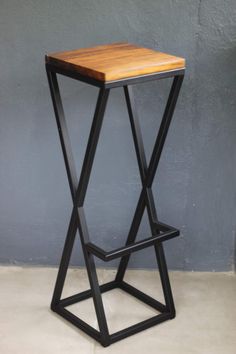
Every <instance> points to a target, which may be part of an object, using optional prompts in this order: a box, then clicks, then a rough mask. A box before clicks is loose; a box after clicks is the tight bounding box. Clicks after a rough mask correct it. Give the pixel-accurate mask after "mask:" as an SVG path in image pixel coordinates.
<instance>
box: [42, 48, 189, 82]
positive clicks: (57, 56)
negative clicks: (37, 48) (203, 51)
mask: <svg viewBox="0 0 236 354" xmlns="http://www.w3.org/2000/svg"><path fill="white" fill-rule="evenodd" d="M46 62H47V63H51V64H54V65H57V66H59V67H61V68H63V69H68V70H72V71H76V72H78V73H80V74H82V75H84V76H88V77H91V78H94V79H97V80H100V81H106V82H107V81H114V80H120V79H125V78H130V77H135V76H140V75H147V74H154V73H158V72H163V71H170V70H174V69H181V68H184V67H185V60H184V59H183V58H180V57H176V56H173V55H170V54H166V53H162V52H158V51H156V50H152V49H148V48H143V47H139V46H137V45H134V44H130V43H123V42H122V43H113V44H107V45H99V46H96V47H92V48H85V49H76V50H71V51H66V52H58V53H52V54H48V55H46Z"/></svg>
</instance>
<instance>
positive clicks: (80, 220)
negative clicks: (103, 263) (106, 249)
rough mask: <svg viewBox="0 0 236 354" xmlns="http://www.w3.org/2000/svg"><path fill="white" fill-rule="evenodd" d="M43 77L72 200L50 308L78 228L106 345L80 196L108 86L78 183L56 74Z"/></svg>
mask: <svg viewBox="0 0 236 354" xmlns="http://www.w3.org/2000/svg"><path fill="white" fill-rule="evenodd" d="M46 69H47V68H46ZM47 76H48V82H49V87H50V92H51V97H52V102H53V107H54V112H55V116H56V121H57V127H58V132H59V137H60V142H61V146H62V151H63V156H64V161H65V165H66V170H67V176H68V181H69V185H70V190H71V195H72V200H73V204H74V207H73V211H72V215H71V220H70V224H69V228H68V232H67V237H66V241H65V245H64V249H63V253H62V258H61V262H60V266H59V271H58V276H57V280H56V284H55V289H54V293H53V299H52V303H51V308H52V309H53V310H54V311H56V309H57V308H58V304H59V301H60V298H61V294H62V289H63V286H64V282H65V277H66V273H67V269H68V266H69V261H70V257H71V252H72V248H73V244H74V240H75V236H76V231H77V229H78V230H79V234H80V239H81V244H82V249H83V254H84V259H85V263H86V268H87V273H88V278H89V282H90V286H91V293H92V297H93V301H94V307H95V311H96V315H97V320H98V325H99V329H100V333H101V341H102V342H103V343H104V344H106V343H107V342H108V341H109V332H108V327H107V322H106V317H105V312H104V307H103V303H102V298H101V291H100V287H99V283H98V278H97V273H96V268H95V262H94V257H93V255H92V254H91V253H89V252H88V251H87V249H86V247H85V243H87V242H88V241H89V234H88V229H87V224H86V220H85V216H84V211H83V203H84V197H85V194H86V190H87V186H88V183H89V178H90V174H91V169H92V164H93V160H94V156H95V152H96V147H97V143H98V139H99V134H100V131H101V126H102V122H103V117H104V113H105V108H106V103H107V99H108V95H109V89H103V88H102V89H100V91H99V95H98V100H97V104H96V109H95V113H94V118H93V122H92V126H91V130H90V135H89V139H88V144H87V148H86V152H85V157H84V161H83V166H82V170H81V175H80V179H79V183H78V180H77V176H76V168H75V163H74V159H73V154H72V149H71V143H70V139H69V134H68V129H67V126H66V121H65V116H64V111H63V105H62V101H61V96H60V91H59V86H58V82H57V77H56V73H52V72H50V70H47Z"/></svg>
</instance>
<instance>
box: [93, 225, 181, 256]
mask: <svg viewBox="0 0 236 354" xmlns="http://www.w3.org/2000/svg"><path fill="white" fill-rule="evenodd" d="M156 230H157V232H158V234H157V235H156V236H151V237H148V238H145V239H144V240H141V241H138V242H134V243H130V244H128V245H126V246H124V247H120V248H117V249H116V250H113V251H108V252H107V251H105V250H103V249H102V248H100V247H98V246H96V245H95V244H94V243H92V242H88V243H87V244H86V249H87V250H88V251H89V252H90V253H92V254H94V255H95V256H97V257H98V258H100V259H102V260H103V261H104V262H109V261H111V260H112V259H115V258H120V257H122V256H125V255H127V254H130V253H133V252H136V251H139V250H141V249H144V248H146V247H149V246H152V245H154V244H155V243H158V242H163V241H166V240H169V239H171V238H174V237H176V236H179V230H177V229H175V228H173V227H171V226H169V225H166V224H163V223H159V222H158V223H156Z"/></svg>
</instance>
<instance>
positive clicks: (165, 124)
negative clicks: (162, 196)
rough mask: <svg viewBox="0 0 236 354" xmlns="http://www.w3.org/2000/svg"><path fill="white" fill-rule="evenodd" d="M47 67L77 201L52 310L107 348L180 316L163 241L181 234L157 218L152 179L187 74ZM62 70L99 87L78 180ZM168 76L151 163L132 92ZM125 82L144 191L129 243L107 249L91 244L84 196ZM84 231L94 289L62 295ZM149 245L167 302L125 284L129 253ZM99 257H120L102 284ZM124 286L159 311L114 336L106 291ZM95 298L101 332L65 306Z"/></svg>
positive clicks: (127, 290) (64, 73)
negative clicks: (114, 92) (113, 94)
mask: <svg viewBox="0 0 236 354" xmlns="http://www.w3.org/2000/svg"><path fill="white" fill-rule="evenodd" d="M46 71H47V76H48V82H49V87H50V92H51V97H52V102H53V107H54V112H55V116H56V121H57V127H58V131H59V136H60V141H61V146H62V151H63V156H64V161H65V165H66V171H67V176H68V181H69V185H70V191H71V195H72V200H73V210H72V214H71V219H70V223H69V228H68V232H67V236H66V241H65V245H64V249H63V253H62V258H61V262H60V266H59V271H58V276H57V280H56V285H55V289H54V293H53V298H52V302H51V309H52V310H53V311H55V312H57V313H58V314H59V315H61V316H62V317H64V318H65V319H67V320H68V321H70V322H71V323H73V324H74V325H75V326H76V327H78V328H79V329H81V330H83V331H84V332H85V333H87V334H88V335H90V336H91V337H93V338H94V339H96V340H97V341H99V342H100V343H101V344H102V345H103V346H104V347H106V346H108V345H110V344H111V343H114V342H116V341H118V340H121V339H123V338H125V337H128V336H130V335H132V334H135V333H137V332H140V331H142V330H144V329H147V328H149V327H151V326H154V325H156V324H158V323H161V322H163V321H165V320H168V319H172V318H174V317H175V307H174V301H173V297H172V291H171V287H170V281H169V276H168V270H167V265H166V260H165V255H164V249H163V245H162V242H163V241H165V240H168V239H171V238H173V237H176V236H178V235H179V231H178V230H177V229H175V228H173V227H171V226H168V225H166V224H163V223H161V222H159V220H158V218H157V213H156V208H155V204H154V199H153V194H152V189H151V187H152V183H153V179H154V176H155V173H156V170H157V167H158V163H159V160H160V156H161V152H162V149H163V146H164V143H165V139H166V136H167V133H168V129H169V125H170V122H171V118H172V116H173V112H174V108H175V105H176V102H177V98H178V94H179V91H180V88H181V84H182V81H183V77H184V69H181V70H173V71H168V72H162V73H157V74H154V75H143V76H139V77H135V78H129V79H125V80H118V81H113V82H101V81H98V80H94V79H91V78H89V77H84V76H82V75H80V74H77V73H75V72H70V71H68V70H62V69H61V68H59V67H57V66H55V65H51V64H46ZM57 74H62V75H65V76H69V77H71V78H73V79H76V80H80V81H83V82H86V83H88V84H91V85H94V86H98V87H100V90H99V95H98V100H97V104H96V109H95V113H94V118H93V123H92V126H91V130H90V135H89V139H88V144H87V148H86V152H85V157H84V161H83V165H82V170H81V175H80V178H79V181H78V179H77V176H76V168H75V163H74V159H73V154H72V149H71V144H70V139H69V135H68V130H67V126H66V121H65V117H64V112H63V106H62V101H61V97H60V91H59V86H58V82H57ZM166 77H174V79H173V84H172V87H171V90H170V94H169V97H168V101H167V104H166V108H165V111H164V115H163V118H162V121H161V125H160V128H159V132H158V135H157V138H156V142H155V145H154V149H153V152H152V155H151V159H150V163H149V165H147V161H146V156H145V152H144V146H143V139H142V134H141V130H140V126H139V121H138V117H137V113H136V112H135V109H134V100H133V95H132V91H131V86H130V85H132V84H137V83H142V82H145V81H149V80H156V79H162V78H166ZM118 86H123V87H124V93H125V98H126V103H127V108H128V113H129V118H130V123H131V130H132V134H133V140H134V144H135V150H136V155H137V160H138V165H139V171H140V177H141V181H142V191H141V194H140V197H139V200H138V204H137V207H136V210H135V214H134V217H133V221H132V224H131V227H130V230H129V234H128V238H127V242H126V245H125V246H124V247H121V248H119V249H116V250H113V251H110V252H106V251H105V250H103V249H101V248H99V247H97V246H96V245H94V244H93V243H91V242H90V239H89V233H88V228H87V223H86V219H85V215H84V209H83V204H84V199H85V195H86V191H87V187H88V183H89V178H90V173H91V169H92V165H93V160H94V156H95V152H96V147H97V143H98V139H99V134H100V130H101V126H102V122H103V116H104V113H105V108H106V103H107V99H108V96H109V91H110V89H111V88H113V87H118ZM145 208H147V213H148V218H149V223H150V228H151V233H152V236H151V237H149V238H146V239H144V240H141V241H138V242H135V238H136V235H137V232H138V229H139V226H140V223H141V219H142V216H143V213H144V210H145ZM77 230H79V235H80V240H81V245H82V249H83V254H84V259H85V264H86V268H87V272H88V278H89V282H90V287H91V289H89V290H86V291H84V292H82V293H79V294H76V295H73V296H70V297H67V298H65V299H61V295H62V290H63V286H64V282H65V278H66V273H67V269H68V266H69V261H70V257H71V252H72V248H73V245H74V240H75V236H76V232H77ZM149 246H154V248H155V254H156V259H157V265H158V268H159V272H160V278H161V283H162V287H163V293H164V298H165V305H163V304H161V303H160V302H159V301H157V300H155V299H153V298H152V297H150V296H148V295H146V294H144V293H143V292H141V291H140V290H138V289H136V288H134V287H133V286H131V285H130V284H128V283H126V282H125V281H124V280H123V279H124V275H125V271H126V269H127V266H128V262H129V257H130V254H131V253H132V252H136V251H138V250H141V249H144V248H146V247H149ZM94 255H95V256H97V257H98V258H100V259H102V260H103V261H105V262H107V261H110V260H112V259H115V258H121V260H120V264H119V267H118V271H117V274H116V278H115V280H114V281H111V282H108V283H106V284H103V285H100V286H99V283H98V278H97V273H96V267H95V262H94ZM115 288H119V289H122V290H124V291H125V292H127V293H129V294H130V295H133V296H135V297H136V298H137V299H139V300H141V301H143V302H144V303H145V304H147V305H149V306H151V307H153V308H154V309H155V310H157V311H158V312H160V314H158V315H156V316H154V317H152V318H150V319H148V320H145V321H142V322H140V323H138V324H135V325H133V326H131V327H128V328H126V329H123V330H121V331H119V332H116V333H113V334H109V331H108V326H107V321H106V316H105V312H104V307H103V302H102V297H101V293H103V292H106V291H109V290H112V289H115ZM89 297H92V298H93V302H94V306H95V311H96V315H97V320H98V326H99V331H98V330H96V329H94V328H93V327H91V326H90V325H88V324H87V323H85V322H84V321H82V320H81V319H79V318H78V317H77V316H75V315H74V314H72V313H71V312H70V311H68V310H67V309H66V307H67V306H69V305H72V304H74V303H77V302H79V301H82V300H85V299H88V298H89Z"/></svg>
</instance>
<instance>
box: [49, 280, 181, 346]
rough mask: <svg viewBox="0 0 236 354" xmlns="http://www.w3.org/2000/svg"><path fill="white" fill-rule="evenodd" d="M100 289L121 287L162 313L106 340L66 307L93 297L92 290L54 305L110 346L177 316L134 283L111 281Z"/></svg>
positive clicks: (76, 323)
mask: <svg viewBox="0 0 236 354" xmlns="http://www.w3.org/2000/svg"><path fill="white" fill-rule="evenodd" d="M99 288H100V291H101V293H104V292H106V291H109V290H112V289H116V288H118V289H121V290H123V291H125V292H127V293H128V294H130V295H132V296H134V297H136V298H137V299H138V300H140V301H142V302H144V303H145V304H147V305H149V306H151V307H152V308H154V309H155V310H157V311H158V312H160V314H157V315H155V316H153V317H151V318H149V319H147V320H144V321H141V322H139V323H137V324H135V325H133V326H130V327H128V328H125V329H123V330H120V331H118V332H115V333H112V334H110V335H109V336H108V338H107V339H106V342H104V341H103V338H102V336H101V334H100V332H99V331H98V330H96V329H95V328H93V327H91V326H90V325H88V324H87V323H86V322H84V321H83V320H81V319H80V318H78V317H77V316H75V315H74V314H73V313H72V312H70V311H68V310H67V309H66V307H67V306H70V305H73V304H75V303H77V302H80V301H83V300H86V299H88V298H90V297H92V291H91V290H90V289H89V290H86V291H83V292H81V293H79V294H76V295H73V296H70V297H67V298H65V299H62V300H60V301H59V303H58V304H57V305H55V306H53V308H52V310H53V311H54V312H56V313H58V314H59V315H60V316H62V317H63V318H65V319H66V320H68V321H69V322H71V323H72V324H73V325H75V326H76V327H77V328H79V329H81V330H82V331H84V332H85V333H87V334H89V335H90V336H92V337H93V338H94V339H96V340H97V341H99V342H100V343H101V344H102V345H103V346H108V345H110V344H112V343H114V342H116V341H118V340H120V339H123V338H125V337H128V336H130V335H132V334H135V333H138V332H140V331H143V330H144V329H147V328H150V327H152V326H154V325H156V324H158V323H161V322H164V321H166V320H169V319H172V318H174V317H175V313H173V312H170V311H168V309H167V307H166V306H165V305H163V304H162V303H160V302H159V301H157V300H155V299H153V298H152V297H151V296H149V295H146V294H144V293H143V292H142V291H140V290H138V289H136V288H135V287H133V286H132V285H130V284H128V283H126V282H124V281H121V282H116V281H111V282H108V283H106V284H103V285H100V287H99Z"/></svg>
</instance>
